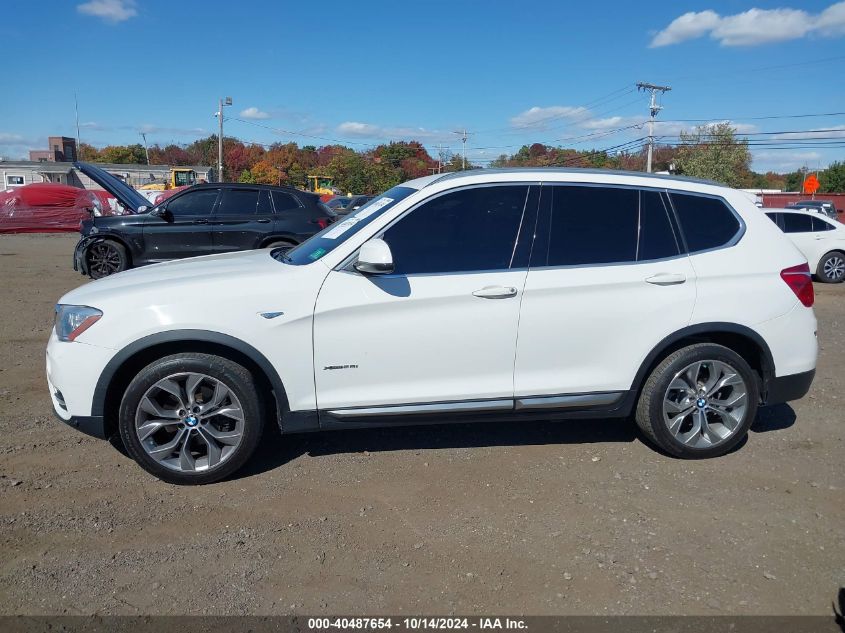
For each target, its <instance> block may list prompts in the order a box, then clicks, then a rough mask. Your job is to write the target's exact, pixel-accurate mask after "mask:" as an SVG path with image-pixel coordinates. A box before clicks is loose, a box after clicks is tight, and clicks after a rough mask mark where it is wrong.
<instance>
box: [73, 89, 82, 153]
mask: <svg viewBox="0 0 845 633" xmlns="http://www.w3.org/2000/svg"><path fill="white" fill-rule="evenodd" d="M73 106H74V108H75V109H76V152H75V154H76V155H75V156H74V157H73V158H74V160H80V158H79V150H80V149H81V148H82V143H80V142H79V100H78V99H77V98H76V93H75V92H74V93H73Z"/></svg>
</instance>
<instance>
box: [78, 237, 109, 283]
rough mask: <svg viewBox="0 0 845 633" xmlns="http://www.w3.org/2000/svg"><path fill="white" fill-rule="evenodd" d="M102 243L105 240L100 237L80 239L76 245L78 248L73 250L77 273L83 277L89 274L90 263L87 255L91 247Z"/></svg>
mask: <svg viewBox="0 0 845 633" xmlns="http://www.w3.org/2000/svg"><path fill="white" fill-rule="evenodd" d="M102 241H103V238H102V237H101V236H99V235H88V236H83V237H82V238H80V240H79V241H78V242H77V243H76V248H74V249H73V269H74V270H75V271H78V272H80V273H82V274H83V275H87V274H88V262H87V260H86V258H85V253H86V252H87V251H88V247H89V246H91V245H92V244H96V243H97V242H102Z"/></svg>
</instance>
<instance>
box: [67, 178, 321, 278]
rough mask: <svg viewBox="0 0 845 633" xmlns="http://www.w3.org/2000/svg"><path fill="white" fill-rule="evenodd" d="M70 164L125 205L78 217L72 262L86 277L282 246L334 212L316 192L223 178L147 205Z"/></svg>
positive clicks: (119, 184)
mask: <svg viewBox="0 0 845 633" xmlns="http://www.w3.org/2000/svg"><path fill="white" fill-rule="evenodd" d="M74 166H75V167H76V168H77V169H78V170H80V171H81V172H82V173H84V174H85V175H86V176H88V177H89V178H91V179H92V180H94V181H95V182H96V183H97V184H99V185H100V186H101V187H103V189H105V190H107V191H108V192H109V193H111V194H112V195H114V196H115V197H116V198H117V200H118V202H119V203H120V204H121V206H123V207H124V208H125V210H126V215H117V216H102V217H91V218H90V219H88V220H84V221H83V222H82V225H81V228H80V232H81V233H82V239H80V240H79V243H78V244H77V245H76V250H75V252H74V258H73V267H74V270H78V271H80V272H81V273H82V274H87V275H89V276H91V277H92V278H93V279H99V278H100V277H105V276H107V275H111V274H113V273H116V272H120V271H121V270H126V269H127V268H132V267H134V266H143V265H144V264H153V263H156V262H163V261H167V260H171V259H179V258H182V257H194V256H197V255H211V254H215V253H228V252H230V251H241V250H247V249H252V248H282V249H289V248H292V247H293V246H296V245H297V244H299V243H300V242H302V241H304V240H306V239H307V238H309V237H311V236H312V235H314V234H315V233H317V232H318V231H320V230H322V229H324V228H325V227H326V226H328V225H329V224H330V223H331V222H332V221H333V220H334V218H335V217H336V216H335V214H334V213H333V212H332V211H331V209H329V208H328V207H327V206H326V205H324V204H323V203H322V202H320V198H319V196H317V195H316V194H312V193H307V192H304V191H299V190H298V189H293V188H290V187H271V186H268V185H251V184H241V183H228V182H227V183H209V184H201V185H195V186H193V187H190V188H189V189H185V190H184V191H180V192H179V193H177V194H175V195H173V196H171V197H170V198H168V199H167V200H165V201H163V202H161V203H160V204H159V205H157V206H155V207H152V204H151V203H150V202H149V201H148V200H147V199H146V198H144V197H143V196H142V195H141V194H140V193H138V192H137V191H135V190H134V189H133V188H132V187H130V186H129V185H127V184H126V183H125V182H123V181H122V180H120V179H119V178H117V177H116V176H113V175H112V174H110V173H108V172H106V171H104V170H102V169H100V168H99V167H95V166H94V165H89V164H86V163H75V164H74ZM150 207H152V208H150Z"/></svg>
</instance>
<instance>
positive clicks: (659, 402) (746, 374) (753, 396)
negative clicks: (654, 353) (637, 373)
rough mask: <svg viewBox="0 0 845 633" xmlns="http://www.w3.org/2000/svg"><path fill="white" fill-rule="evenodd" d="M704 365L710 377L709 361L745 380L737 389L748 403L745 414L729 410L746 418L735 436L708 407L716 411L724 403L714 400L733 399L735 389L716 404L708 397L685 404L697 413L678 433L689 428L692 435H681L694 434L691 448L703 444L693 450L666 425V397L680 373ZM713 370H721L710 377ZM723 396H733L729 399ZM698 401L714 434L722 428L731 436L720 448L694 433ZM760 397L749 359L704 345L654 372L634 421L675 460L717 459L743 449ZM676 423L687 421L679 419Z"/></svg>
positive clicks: (685, 350)
mask: <svg viewBox="0 0 845 633" xmlns="http://www.w3.org/2000/svg"><path fill="white" fill-rule="evenodd" d="M702 361H703V365H704V368H703V370H702V371H703V372H704V374H703V375H705V376H707V375H710V372H708V369H707V362H708V361H709V362H710V363H713V362H716V363H722V364H724V365H723V366H728V367H729V368H730V369H732V370H733V371H734V372H735V373H736V375H738V377H739V378H741V379H742V381H743V383H744V384H743V385H742V386H741V387H737V388H738V389H740V388H744V389H745V393H746V397H745V400H744V401H743V404H744V409H741V407H739V406H738V407H734V408H728V409H727V410H728V411H735V412H736V414H737V415H739V416H741V419H740V420H739V421H738V422H737V424H736V428H734V429H732V430H731V431H728V430H727V427H726V426H724V425H722V422H721V419H720V417H719V416H718V415H717V414H716V413H715V412H714V410H712V409H708V408H707V407H709V406H710V405H712V406H716V405H715V402H720V401H719V400H715V396H717V395H718V396H723V397H730V394H731V392H732V390H733V389H734V387H725V388H724V390H725V391H717V392H715V393H714V394H713V396H714V400H715V402H713V403H709V402H708V401H707V398H706V397H701V396H696V397H695V398H693V399H692V400H691V401H685V402H681V403H680V404H681V406H685V407H690V408H691V409H692V413H689V414H688V415H687V417H688V419H687V420H683V423H682V424H680V423H679V427H678V428H679V432H680V431H682V430H683V429H684V427H685V425H688V426H687V431H686V432H685V433H682V435H689V437H690V438H691V440H690V442H691V443H692V442H698V443H701V444H704V445H699V446H691V445H688V444H685V443H683V442H682V441H680V440H679V439H678V438H676V437H675V435H674V434H673V433H672V432H671V431H670V429H669V423H668V422H667V421H666V418H664V398H667V397H668V396H669V394H670V391H669V385H670V383H672V381H673V380H674V379H675V378H676V375H677V374H678V373H679V372H681V371H683V370H684V369H685V368H687V367H689V366H691V365H693V364H694V363H697V362H702ZM714 367H716V365H713V364H711V365H710V371H711V372H712V371H713V368H714ZM717 382H718V381H717ZM671 393H672V394H675V393H677V392H676V391H672V392H671ZM736 393H741V391H737V392H736ZM723 394H728V395H727V396H724V395H723ZM702 396H703V394H702ZM699 397H701V400H704V405H702V407H701V408H700V413H701V414H702V415H704V416H706V417H705V420H706V421H713V422H715V424H711V425H708V426H709V428H710V429H713V430H714V432H715V430H716V429H719V430H724V432H725V433H726V436H725V437H724V438H723V439H721V440H719V441H717V442H715V443H711V444H712V445H706V443H707V442H709V441H710V440H709V439H707V434H705V433H700V436H701V437H698V436H697V435H696V434H695V433H693V431H692V428H693V425H694V423H695V422H697V420H698V419H697V418H695V415H696V410H697V409H699V407H698V406H697V402H700V401H701V400H699V399H698V398H699ZM759 397H760V396H759V388H758V381H757V376H756V374H755V373H754V371H753V370H752V369H751V367H749V366H748V363H747V362H745V359H743V358H742V357H741V356H740V355H739V354H737V353H736V352H734V351H733V350H731V349H729V348H727V347H724V346H722V345H716V344H713V343H700V344H696V345H690V346H689V347H684V348H682V349H679V350H678V351H676V352H674V353H672V354H670V355H669V356H667V357H666V358H665V359H663V361H662V362H661V363H660V364H659V365H658V366H657V367H655V368H654V371H652V372H651V374H650V375H649V377H648V380H646V382H645V385H644V386H643V389H642V392H641V393H640V398H639V401H638V402H637V410H636V416H635V419H636V422H637V425H638V426H639V427H640V429H641V430H642V432H643V433H644V434H645V436H646V437H647V438H648V439H649V440H650V441H651V442H653V443H654V444H656V445H657V446H658V447H660V448H661V449H663V450H664V451H666V452H667V453H669V454H670V455H674V456H675V457H681V458H683V459H704V458H708V457H718V456H720V455H724V454H725V453H728V452H729V451H731V449H733V448H734V447H735V446H736V445H737V444H739V443H740V442H741V441H742V440H743V438H745V436H746V435H747V434H748V429H749V428H750V427H751V424H752V423H753V422H754V418H755V416H756V415H757V404H758V402H759ZM720 406H721V405H720ZM672 419H673V420H674V419H676V418H675V417H673V418H672ZM677 419H678V420H682V418H681V417H680V416H679V417H678V418H677ZM720 425H722V426H720Z"/></svg>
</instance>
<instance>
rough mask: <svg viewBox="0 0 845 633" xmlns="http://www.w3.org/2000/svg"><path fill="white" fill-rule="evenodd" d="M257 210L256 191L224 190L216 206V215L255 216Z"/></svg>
mask: <svg viewBox="0 0 845 633" xmlns="http://www.w3.org/2000/svg"><path fill="white" fill-rule="evenodd" d="M257 210H258V190H256V189H224V190H223V193H222V195H221V196H220V203H219V204H218V205H217V214H218V215H255V213H256V212H257Z"/></svg>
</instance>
